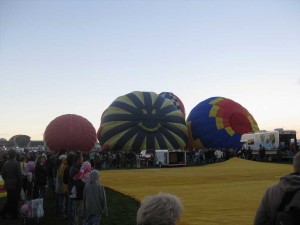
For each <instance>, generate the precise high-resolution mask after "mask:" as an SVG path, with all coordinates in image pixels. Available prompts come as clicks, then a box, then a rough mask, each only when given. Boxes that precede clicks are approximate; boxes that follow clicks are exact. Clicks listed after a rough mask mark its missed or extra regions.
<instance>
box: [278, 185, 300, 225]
mask: <svg viewBox="0 0 300 225" xmlns="http://www.w3.org/2000/svg"><path fill="white" fill-rule="evenodd" d="M297 191H298V190H297ZM297 191H294V192H289V193H286V195H285V196H284V197H283V200H282V202H281V204H280V206H279V208H278V210H277V215H276V220H275V223H274V224H275V225H299V224H300V208H299V207H297V206H293V207H291V208H290V209H289V211H284V208H285V206H287V205H288V204H289V203H290V202H291V200H292V199H293V197H294V195H295V194H296V193H297Z"/></svg>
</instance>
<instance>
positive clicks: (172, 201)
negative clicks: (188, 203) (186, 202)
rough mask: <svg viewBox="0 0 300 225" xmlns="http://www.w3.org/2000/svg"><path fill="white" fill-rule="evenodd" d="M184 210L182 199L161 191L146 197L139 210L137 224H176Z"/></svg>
mask: <svg viewBox="0 0 300 225" xmlns="http://www.w3.org/2000/svg"><path fill="white" fill-rule="evenodd" d="M182 211H183V207H182V204H181V201H180V199H179V198H178V197H177V196H175V195H171V194H168V193H160V194H157V195H153V196H149V197H147V198H146V199H144V200H143V201H142V203H141V206H140V208H139V210H138V212H137V217H136V219H137V225H175V224H176V223H177V221H178V220H179V218H180V216H181V214H182Z"/></svg>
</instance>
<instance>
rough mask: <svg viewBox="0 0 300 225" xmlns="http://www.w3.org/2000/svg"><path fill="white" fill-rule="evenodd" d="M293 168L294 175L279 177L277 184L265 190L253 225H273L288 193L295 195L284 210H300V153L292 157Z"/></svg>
mask: <svg viewBox="0 0 300 225" xmlns="http://www.w3.org/2000/svg"><path fill="white" fill-rule="evenodd" d="M293 167H294V173H291V174H288V175H285V176H283V177H281V178H280V181H279V183H278V184H276V185H273V186H271V187H270V188H268V189H267V191H266V192H265V195H264V196H263V198H262V200H261V203H260V205H259V207H258V209H257V211H256V215H255V219H254V225H266V224H267V225H268V224H272V223H275V222H276V215H277V210H278V208H279V207H280V205H281V203H282V201H283V199H284V198H285V196H286V195H287V194H288V193H292V192H294V193H295V194H294V195H293V197H292V199H291V201H290V202H289V203H288V204H287V205H286V207H285V208H284V209H289V208H291V207H299V208H300V152H298V153H297V154H296V155H295V156H294V159H293Z"/></svg>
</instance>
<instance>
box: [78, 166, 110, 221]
mask: <svg viewBox="0 0 300 225" xmlns="http://www.w3.org/2000/svg"><path fill="white" fill-rule="evenodd" d="M101 214H105V215H106V216H107V215H108V210H107V203H106V195H105V190H104V187H103V186H102V185H101V184H100V183H99V172H98V171H97V170H92V172H91V173H90V177H89V179H88V181H87V182H86V184H85V187H84V191H83V204H82V217H83V224H84V225H98V224H100V219H101Z"/></svg>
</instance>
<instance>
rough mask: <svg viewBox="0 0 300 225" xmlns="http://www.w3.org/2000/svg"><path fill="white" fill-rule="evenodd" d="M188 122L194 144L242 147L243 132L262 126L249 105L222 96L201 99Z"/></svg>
mask: <svg viewBox="0 0 300 225" xmlns="http://www.w3.org/2000/svg"><path fill="white" fill-rule="evenodd" d="M187 125H188V128H189V132H190V140H189V144H190V147H193V148H203V147H205V148H226V149H229V148H240V147H241V145H242V143H241V142H240V139H241V135H242V134H244V133H248V132H255V131H258V130H259V129H258V125H257V123H256V121H255V120H254V118H253V116H252V115H251V114H250V113H249V112H248V110H247V109H245V108H244V107H243V106H241V105H240V104H238V103H237V102H234V101H233V100H230V99H227V98H223V97H212V98H209V99H207V100H205V101H203V102H200V103H199V104H198V105H197V106H196V107H195V108H193V109H192V111H191V113H190V114H189V116H188V119H187Z"/></svg>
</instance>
